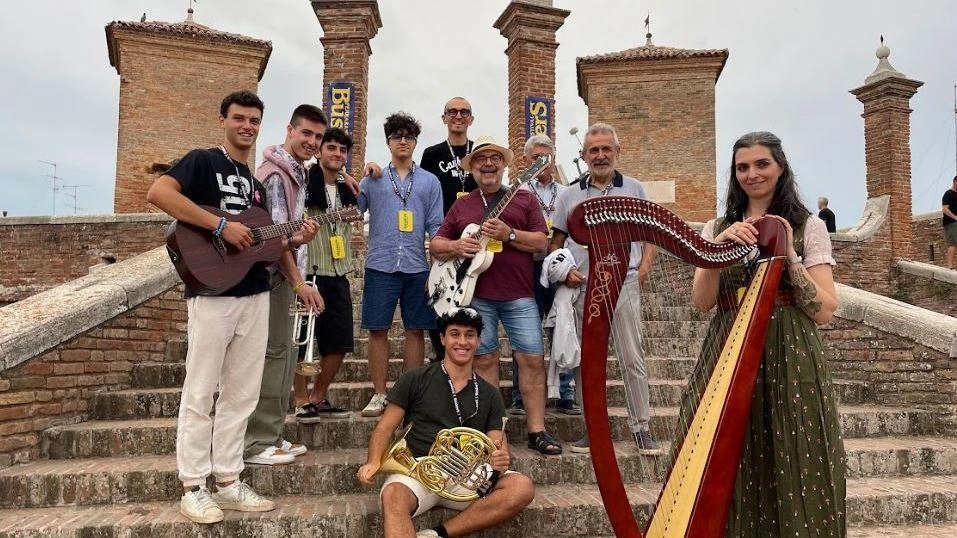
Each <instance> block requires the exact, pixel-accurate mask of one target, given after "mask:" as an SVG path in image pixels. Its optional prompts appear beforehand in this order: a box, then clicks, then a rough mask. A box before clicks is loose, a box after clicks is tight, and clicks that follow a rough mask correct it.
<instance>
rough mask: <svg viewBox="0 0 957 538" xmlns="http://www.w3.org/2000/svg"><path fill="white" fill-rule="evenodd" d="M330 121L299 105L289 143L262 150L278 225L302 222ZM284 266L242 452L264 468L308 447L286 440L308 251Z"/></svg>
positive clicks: (277, 276)
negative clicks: (297, 308)
mask: <svg viewBox="0 0 957 538" xmlns="http://www.w3.org/2000/svg"><path fill="white" fill-rule="evenodd" d="M327 123H328V122H327V121H326V115H325V114H323V113H322V110H320V109H319V108H317V107H315V106H313V105H299V106H298V107H296V109H295V110H294V111H293V113H292V118H291V119H290V120H289V124H288V125H287V126H286V140H285V142H283V144H282V145H280V146H270V147H267V148H266V149H265V150H264V151H263V163H262V164H261V165H259V168H258V169H257V170H256V177H257V178H258V179H259V180H260V181H261V182H262V184H263V186H264V187H265V188H266V200H267V201H268V202H269V211H270V214H271V216H272V220H273V222H287V221H290V220H295V219H301V218H302V216H303V212H304V209H305V199H306V185H307V181H308V176H309V174H308V172H307V171H306V168H305V166H304V165H303V163H305V162H306V161H308V160H309V159H311V158H313V157H314V156H315V155H316V152H318V151H319V143H320V142H321V141H322V135H323V133H325V132H326V125H327ZM306 222H307V223H308V224H307V225H306V226H308V228H307V229H308V232H307V233H308V237H306V238H304V239H306V242H308V241H309V240H312V238H313V237H315V235H316V232H317V231H318V227H317V226H316V225H315V224H313V223H312V221H310V220H306ZM297 244H298V243H297ZM290 259H294V263H293V264H289V263H288V262H289V261H290ZM280 263H281V264H283V266H282V271H277V270H276V269H277V268H276V267H270V273H271V280H270V291H269V338H268V341H267V344H266V361H265V365H264V366H263V376H262V386H261V388H260V390H259V403H258V404H256V410H255V411H253V413H252V415H250V416H249V423H248V425H247V426H246V439H245V444H246V449H245V451H244V453H243V457H244V459H245V460H246V463H255V464H260V465H281V464H285V463H292V462H293V460H294V459H295V457H296V456H299V455H301V454H305V453H306V447H305V445H302V444H292V443H290V442H289V441H286V440H285V439H283V437H282V434H283V426H284V424H285V421H286V411H287V410H288V409H289V391H290V390H291V388H292V381H293V378H294V377H295V374H296V359H297V358H298V348H297V347H296V346H293V345H292V331H293V327H292V321H293V320H292V316H290V315H289V309H290V307H292V306H294V304H295V301H296V292H297V291H300V290H301V289H302V288H311V287H310V286H308V285H307V284H306V281H305V280H304V279H305V275H306V248H305V247H302V248H295V249H294V250H293V252H292V253H287V254H286V255H285V256H284V257H283V259H282V260H281V261H280ZM308 293H310V294H312V293H315V294H316V295H318V294H319V292H318V289H317V288H312V289H311V290H310V291H309V292H308ZM324 306H325V305H324V304H323V307H324ZM319 312H320V313H321V312H322V310H319Z"/></svg>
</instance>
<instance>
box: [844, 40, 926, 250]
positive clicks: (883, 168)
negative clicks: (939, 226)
mask: <svg viewBox="0 0 957 538" xmlns="http://www.w3.org/2000/svg"><path fill="white" fill-rule="evenodd" d="M876 54H877V59H878V63H877V67H876V68H875V69H874V72H873V73H871V74H870V75H869V76H868V77H867V78H866V79H864V85H863V86H861V87H859V88H855V89H853V90H851V94H853V95H854V97H857V100H858V101H860V102H861V103H863V104H864V112H863V114H861V117H863V118H864V153H865V159H866V162H867V197H868V198H876V197H878V196H883V195H889V196H890V209H889V212H890V213H889V220H888V224H889V226H890V236H891V237H890V247H891V252H890V258H889V259H886V260H881V262H882V263H884V264H886V265H888V266H889V265H890V264H892V263H894V260H895V259H896V258H904V259H913V255H912V249H913V239H914V225H913V215H912V210H911V185H910V168H911V166H910V165H911V155H910V113H911V111H912V110H911V108H910V98H911V97H913V96H914V94H916V93H917V88H920V87H921V86H923V85H924V83H923V82H920V81H917V80H912V79H909V78H907V76H906V75H904V74H903V73H901V72H900V71H898V70H897V69H894V67H893V66H892V65H891V64H890V62H888V61H887V58H888V57H889V56H890V54H891V51H890V49H889V48H887V47H886V46H885V45H884V38H883V37H881V46H880V47H878V49H877V53H876Z"/></svg>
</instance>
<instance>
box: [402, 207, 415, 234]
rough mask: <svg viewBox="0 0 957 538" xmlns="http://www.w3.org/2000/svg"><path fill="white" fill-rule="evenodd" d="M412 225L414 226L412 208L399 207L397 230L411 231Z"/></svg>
mask: <svg viewBox="0 0 957 538" xmlns="http://www.w3.org/2000/svg"><path fill="white" fill-rule="evenodd" d="M414 227H415V226H414V220H413V219H412V210H410V209H400V210H399V231H400V232H411V231H412V229H413V228H414Z"/></svg>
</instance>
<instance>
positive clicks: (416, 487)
mask: <svg viewBox="0 0 957 538" xmlns="http://www.w3.org/2000/svg"><path fill="white" fill-rule="evenodd" d="M486 467H488V468H489V472H491V470H492V469H491V466H489V465H488V464H486ZM514 472H515V471H505V472H504V473H503V474H502V475H501V476H505V475H507V474H511V473H514ZM393 482H398V483H399V484H403V485H404V486H405V487H407V488H409V489H410V490H412V494H413V495H415V498H416V499H418V501H419V506H418V507H417V508H416V509H415V513H414V514H412V517H416V516H418V515H419V514H423V513H425V512H428V511H429V510H431V509H432V508H434V507H436V506H441V507H443V508H451V509H452V510H458V511H459V512H461V511H462V510H465V509H466V508H468V506H469V505H470V504H472V501H452V500H449V499H446V498H445V497H441V496H439V494H437V493H434V492H433V491H432V490H430V489H429V488H427V487H425V486H424V485H423V484H422V482H419V481H418V480H416V479H414V478H412V477H411V476H406V475H404V474H390V475H389V476H388V477H387V478H386V479H385V482H383V483H382V489H381V490H379V504H380V505H381V504H382V492H383V491H385V487H386V486H388V485H389V484H392V483H393ZM468 492H469V490H467V489H465V488H463V487H461V486H456V487H455V488H454V489H453V490H452V493H455V494H457V495H458V494H466V493H468Z"/></svg>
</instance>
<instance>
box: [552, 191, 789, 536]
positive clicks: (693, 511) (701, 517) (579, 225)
mask: <svg viewBox="0 0 957 538" xmlns="http://www.w3.org/2000/svg"><path fill="white" fill-rule="evenodd" d="M567 224H568V228H569V232H570V234H571V236H572V238H574V239H575V241H576V242H578V243H579V244H582V245H586V246H587V248H588V257H589V277H588V287H587V290H586V297H585V306H584V310H583V317H584V319H583V326H582V342H581V344H582V350H581V378H582V397H583V401H584V414H585V425H586V427H587V429H588V434H589V437H590V439H591V455H592V465H593V466H594V469H595V476H596V479H597V482H598V487H599V490H600V492H601V496H602V500H603V502H604V505H605V509H606V511H607V513H608V518H609V520H610V522H611V526H612V529H613V530H614V532H615V535H616V536H617V537H618V538H645V537H647V538H692V537H693V538H718V537H721V536H723V535H724V530H725V526H726V525H727V519H728V509H729V506H730V503H731V495H732V492H733V490H734V483H735V477H736V474H737V469H738V462H739V461H740V458H741V450H742V447H743V444H744V437H745V432H746V428H747V417H748V414H749V412H750V407H751V397H752V393H753V391H754V384H755V380H756V378H757V374H758V369H759V366H760V364H761V358H762V354H763V342H764V338H765V335H766V332H767V328H768V323H769V321H770V317H771V312H772V310H773V308H774V299H775V295H776V293H777V288H778V282H779V280H780V278H781V272H782V270H783V268H784V264H785V259H786V253H787V245H786V241H787V234H786V231H785V229H784V226H783V225H782V224H781V223H780V222H778V221H776V220H774V219H768V218H765V219H761V220H759V221H758V222H757V223H756V224H755V226H756V227H757V228H758V232H759V238H760V241H759V244H758V249H759V257H758V262H757V264H756V269H755V271H754V276H753V277H752V280H751V284H750V285H749V286H748V288H747V290H746V291H745V293H744V295H743V297H742V299H741V301H740V304H739V308H738V314H737V316H736V317H735V319H734V321H733V324H732V328H731V332H730V333H729V336H728V338H727V340H726V341H725V343H724V346H723V348H722V349H721V351H720V353H719V355H718V359H717V364H716V366H715V369H714V374H713V375H712V376H711V378H710V379H709V380H708V382H707V385H706V387H704V388H703V389H702V390H703V393H702V396H701V400H700V404H699V406H698V408H697V410H696V412H695V414H694V417H693V418H692V419H691V421H690V422H689V425H688V430H687V432H686V434H685V435H684V441H683V442H682V443H681V446H680V447H677V449H673V450H672V452H673V453H674V454H675V457H674V461H673V464H672V467H671V470H670V471H669V472H668V474H667V479H666V481H665V484H664V486H663V488H662V490H661V493H660V494H659V497H658V502H657V503H656V509H655V512H654V514H653V516H652V518H651V521H650V523H649V525H648V529H647V531H646V534H642V532H641V530H640V529H639V526H638V523H637V521H636V520H635V517H634V514H633V512H632V508H631V504H630V502H629V500H628V496H627V494H626V491H625V487H624V484H623V481H622V477H621V472H620V470H619V467H618V462H617V458H616V456H615V450H614V445H613V443H612V438H611V428H610V424H609V418H608V408H607V391H606V385H605V382H606V360H607V357H608V339H609V336H610V334H611V323H612V316H613V315H614V311H615V306H616V305H617V303H618V296H619V293H620V291H621V286H622V283H623V282H624V279H625V276H626V273H627V268H628V257H629V252H630V246H631V243H632V242H634V241H645V242H649V243H652V244H655V245H657V246H659V247H661V248H663V249H665V250H667V251H669V252H670V253H672V254H673V255H675V256H676V257H678V258H679V259H681V260H683V261H684V262H686V263H690V264H692V265H694V266H696V267H705V268H721V267H726V266H730V265H732V264H734V263H736V262H738V261H740V260H741V259H742V258H744V257H745V256H747V255H748V253H750V252H751V251H752V250H753V249H752V247H749V246H743V245H738V244H735V243H724V244H718V243H711V242H709V241H706V240H704V239H702V238H701V236H700V235H699V234H698V233H697V232H695V231H694V230H693V229H691V228H690V227H689V226H688V225H687V224H685V223H684V222H683V221H682V220H681V219H680V218H678V216H677V215H675V214H673V213H671V212H670V211H668V210H667V209H665V208H663V207H661V206H659V205H657V204H654V203H652V202H649V201H646V200H640V199H637V198H629V197H619V196H602V197H598V198H593V199H589V200H586V201H584V202H582V203H581V204H579V205H578V206H576V207H575V209H574V210H573V211H572V213H571V215H570V216H569V218H568V223H567ZM636 330H637V328H636Z"/></svg>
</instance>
